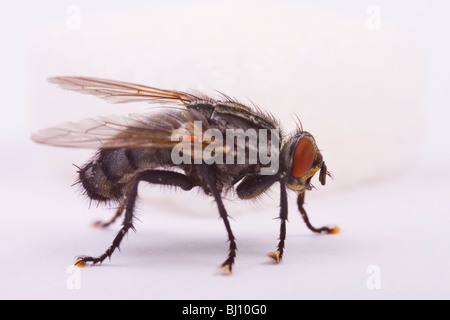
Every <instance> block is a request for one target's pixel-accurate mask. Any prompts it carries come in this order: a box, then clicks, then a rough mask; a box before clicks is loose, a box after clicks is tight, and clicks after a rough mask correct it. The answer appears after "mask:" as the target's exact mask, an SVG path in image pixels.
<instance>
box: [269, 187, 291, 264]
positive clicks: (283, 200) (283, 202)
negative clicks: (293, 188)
mask: <svg viewBox="0 0 450 320" xmlns="http://www.w3.org/2000/svg"><path fill="white" fill-rule="evenodd" d="M279 218H280V221H281V225H280V238H279V240H280V242H278V248H277V251H275V252H271V253H269V254H268V256H269V257H271V258H272V259H274V260H275V262H276V263H280V261H281V258H282V257H283V252H284V243H285V240H286V221H287V219H288V198H287V191H286V184H285V182H284V180H280V217H279Z"/></svg>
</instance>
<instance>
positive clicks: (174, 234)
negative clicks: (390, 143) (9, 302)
mask: <svg viewBox="0 0 450 320" xmlns="http://www.w3.org/2000/svg"><path fill="white" fill-rule="evenodd" d="M421 169H423V168H421ZM436 169H437V170H436V171H435V172H433V173H431V175H429V176H423V175H422V174H421V173H420V172H417V173H415V174H411V175H408V176H399V177H396V178H395V179H392V180H390V181H385V182H380V183H379V184H374V185H370V186H363V187H361V188H358V189H354V190H351V191H348V192H342V193H331V194H330V193H327V192H326V191H323V190H319V191H314V192H312V193H313V194H314V197H312V198H311V197H310V200H309V201H307V206H306V209H307V211H308V212H309V214H310V218H311V221H312V222H313V223H314V224H315V225H322V224H334V223H336V224H337V225H339V226H340V227H341V229H342V232H341V234H339V235H328V236H322V235H314V234H311V233H310V232H309V230H307V229H306V227H304V224H303V222H302V221H301V219H300V216H299V214H298V213H297V212H296V210H295V208H294V204H295V201H294V199H292V198H291V201H290V205H291V207H290V219H289V223H288V225H287V231H288V236H287V245H286V252H285V259H284V261H283V262H282V263H281V264H280V265H275V264H274V263H272V261H271V260H270V259H269V258H268V257H267V256H266V253H268V252H270V251H272V250H274V249H275V246H276V244H277V237H278V232H279V223H278V221H277V220H273V219H272V218H274V217H276V216H277V214H278V209H277V208H276V207H266V208H264V209H261V210H259V212H255V211H249V212H246V211H247V210H246V206H245V205H244V206H243V205H240V206H239V207H235V206H232V207H229V212H230V214H231V216H232V217H233V218H234V220H232V221H231V225H232V228H233V230H234V233H235V235H236V237H237V244H238V249H239V250H238V255H237V262H236V265H235V269H234V273H233V275H232V276H231V277H230V276H224V275H223V273H222V270H220V269H219V268H218V266H219V264H220V263H221V262H222V261H223V260H224V259H225V256H226V252H227V245H226V243H225V240H226V233H225V230H224V227H223V223H222V221H221V220H220V219H218V218H217V212H216V208H215V207H214V205H209V200H203V199H201V200H199V198H198V196H196V194H195V193H193V194H189V195H186V198H185V199H188V201H187V203H188V205H185V204H182V203H179V202H176V201H174V202H172V203H160V202H158V201H157V199H158V193H159V191H156V190H157V189H158V188H144V189H143V190H141V191H142V194H143V195H144V198H145V199H141V201H140V202H139V207H140V210H139V215H138V217H139V220H140V221H138V222H137V223H136V226H137V230H138V231H137V233H136V234H135V233H133V232H131V233H130V234H129V235H128V237H127V239H125V241H124V243H123V246H122V252H121V253H119V252H116V253H115V254H114V255H113V258H112V260H111V262H110V261H106V262H105V263H104V264H103V265H102V266H100V267H88V268H83V269H80V270H81V271H80V278H79V279H80V285H81V289H79V290H70V289H68V287H67V284H66V283H67V281H68V279H69V277H70V276H71V274H68V273H66V268H67V267H69V266H70V265H71V263H72V262H73V258H74V256H75V255H76V254H92V255H97V254H100V253H102V252H103V251H104V250H105V249H106V248H107V247H108V246H109V244H110V243H111V241H112V239H113V237H114V235H115V233H116V232H117V230H118V229H119V225H114V226H112V227H111V228H110V229H108V230H99V229H94V228H90V227H89V225H90V223H91V222H93V221H95V220H96V219H97V218H99V217H103V218H105V219H106V218H107V217H108V215H106V214H105V213H104V212H103V210H100V209H99V210H97V209H93V208H92V209H91V210H90V211H89V210H87V208H86V206H85V201H81V200H80V199H77V197H76V196H75V195H74V194H73V193H72V192H71V190H70V188H69V187H67V186H65V185H64V184H55V183H46V184H45V188H44V187H43V186H42V185H39V184H37V183H36V182H33V183H32V184H25V183H20V184H19V185H9V186H7V188H8V189H9V188H11V187H17V188H16V190H17V189H20V190H22V192H23V193H24V194H27V195H28V196H27V197H26V198H23V197H21V196H20V195H17V194H16V195H13V196H10V197H8V198H7V199H5V200H3V201H2V208H3V209H2V210H3V212H8V213H10V214H8V215H3V217H2V219H3V222H2V226H3V230H2V233H1V242H0V243H1V247H0V250H1V252H2V264H1V268H2V272H1V274H2V279H1V289H0V298H33V299H34V298H41V299H42V298H44V299H47V298H56V299H68V298H71V299H72V298H73V299H90V298H97V299H105V298H107V299H109V298H111V299H128V298H136V299H147V298H148V299H306V298H326V299H328V298H332V299H333V298H356V299H378V298H388V299H391V298H392V299H394V298H395V299H397V298H447V299H448V298H450V289H449V286H448V284H449V281H450V279H449V274H448V266H449V264H450V259H449V255H448V244H449V232H448V229H449V223H448V221H449V219H448V214H449V212H450V204H449V202H448V201H444V200H445V199H446V198H448V179H449V178H450V172H449V170H448V167H447V166H440V167H436ZM418 181H420V184H418ZM4 188H5V186H3V189H4ZM319 189H322V188H319ZM0 191H1V192H2V194H5V193H8V190H0ZM177 194H178V196H182V194H180V193H175V194H173V196H174V199H175V198H176V197H177ZM52 199H58V200H57V201H52ZM152 200H153V201H152ZM195 204H197V205H198V209H194V208H193V207H188V206H194V205H195ZM231 208H232V209H231ZM372 265H377V266H379V268H380V271H381V278H380V280H381V289H380V290H369V289H368V288H367V284H366V282H367V279H368V278H369V276H370V275H369V274H367V268H368V267H369V266H372Z"/></svg>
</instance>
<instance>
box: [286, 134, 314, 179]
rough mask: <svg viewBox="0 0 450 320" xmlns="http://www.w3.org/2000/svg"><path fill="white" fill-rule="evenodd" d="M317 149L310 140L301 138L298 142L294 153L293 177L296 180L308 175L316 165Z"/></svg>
mask: <svg viewBox="0 0 450 320" xmlns="http://www.w3.org/2000/svg"><path fill="white" fill-rule="evenodd" d="M315 155H316V148H315V147H314V145H313V143H312V142H311V140H309V139H308V138H301V139H300V140H299V141H298V144H297V148H296V149H295V153H294V162H293V165H292V175H293V176H294V177H296V178H300V177H303V176H304V175H305V174H307V173H308V171H309V169H311V167H312V165H313V163H314V157H315Z"/></svg>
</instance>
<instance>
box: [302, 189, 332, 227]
mask: <svg viewBox="0 0 450 320" xmlns="http://www.w3.org/2000/svg"><path fill="white" fill-rule="evenodd" d="M304 203H305V192H304V191H303V192H301V193H299V195H298V198H297V205H298V210H299V211H300V214H301V215H302V218H303V221H304V222H305V224H306V226H307V227H308V229H309V230H311V231H312V232H315V233H325V234H337V233H339V231H340V230H339V228H338V227H333V228H329V227H321V228H316V227H314V226H313V225H312V224H311V222H309V218H308V215H307V214H306V210H305V208H304V207H303V204H304Z"/></svg>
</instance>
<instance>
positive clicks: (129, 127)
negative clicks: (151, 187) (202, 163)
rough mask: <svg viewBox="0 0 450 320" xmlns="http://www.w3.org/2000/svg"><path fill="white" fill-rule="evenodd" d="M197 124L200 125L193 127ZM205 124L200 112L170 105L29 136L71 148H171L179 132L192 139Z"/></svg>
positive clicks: (179, 134)
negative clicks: (156, 111)
mask: <svg viewBox="0 0 450 320" xmlns="http://www.w3.org/2000/svg"><path fill="white" fill-rule="evenodd" d="M199 124H201V129H197V130H195V128H196V127H199ZM208 128H209V125H208V122H207V120H206V119H205V118H204V117H203V116H202V115H201V114H200V113H199V112H197V111H195V110H187V109H178V110H173V109H171V110H165V111H164V112H160V113H157V114H131V115H129V116H128V117H121V116H108V117H98V118H92V119H86V120H82V121H80V122H78V123H74V122H67V123H63V124H60V125H58V126H55V127H51V128H48V129H44V130H41V131H38V132H37V133H35V134H33V135H32V137H31V138H32V140H34V141H35V142H37V143H42V144H47V145H52V146H58V147H72V148H96V149H108V148H172V147H174V146H175V145H177V144H178V143H179V141H180V139H181V138H180V136H181V137H182V136H187V137H188V140H190V141H194V140H195V136H196V135H198V134H199V133H200V134H201V133H202V132H203V131H205V130H206V129H208ZM198 130H200V131H198ZM174 134H176V135H174ZM174 137H175V138H174ZM172 140H174V141H172Z"/></svg>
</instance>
